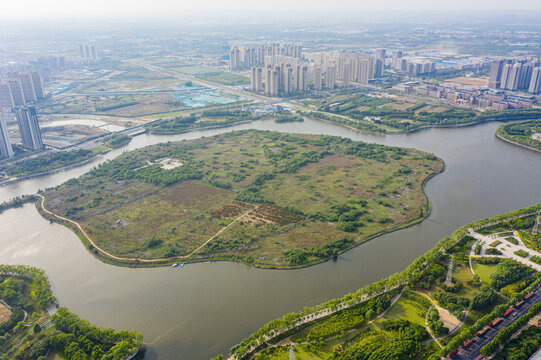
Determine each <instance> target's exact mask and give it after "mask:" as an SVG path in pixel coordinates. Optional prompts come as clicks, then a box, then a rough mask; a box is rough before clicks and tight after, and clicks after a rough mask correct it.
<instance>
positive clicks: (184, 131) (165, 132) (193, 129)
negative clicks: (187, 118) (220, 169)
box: [148, 120, 253, 135]
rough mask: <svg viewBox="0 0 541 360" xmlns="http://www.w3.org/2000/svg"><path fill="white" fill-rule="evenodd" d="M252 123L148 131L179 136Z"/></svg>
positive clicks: (238, 122)
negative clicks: (196, 131) (197, 131)
mask: <svg viewBox="0 0 541 360" xmlns="http://www.w3.org/2000/svg"><path fill="white" fill-rule="evenodd" d="M252 121H253V120H240V121H235V122H232V123H226V124H223V125H210V126H202V127H193V128H189V129H183V130H176V131H158V130H151V129H148V133H149V134H153V135H178V134H184V133H187V132H191V131H195V130H211V129H220V128H227V127H231V126H234V125H240V124H247V123H251V122H252Z"/></svg>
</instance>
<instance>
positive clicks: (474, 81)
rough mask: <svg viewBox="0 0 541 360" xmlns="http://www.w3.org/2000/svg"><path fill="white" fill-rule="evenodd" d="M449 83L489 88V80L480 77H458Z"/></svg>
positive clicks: (449, 80)
mask: <svg viewBox="0 0 541 360" xmlns="http://www.w3.org/2000/svg"><path fill="white" fill-rule="evenodd" d="M446 81H447V82H454V83H457V84H464V85H473V86H488V78H487V77H480V78H470V77H464V76H460V77H456V78H452V79H448V80H446Z"/></svg>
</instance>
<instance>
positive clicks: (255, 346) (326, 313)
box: [228, 204, 541, 360]
mask: <svg viewBox="0 0 541 360" xmlns="http://www.w3.org/2000/svg"><path fill="white" fill-rule="evenodd" d="M540 209H541V204H539V205H534V206H530V207H528V208H524V209H520V210H516V211H512V212H509V213H506V214H503V215H498V216H495V217H493V218H489V219H484V220H479V221H476V222H474V223H470V224H467V225H464V226H462V227H461V228H459V229H457V230H456V231H455V232H453V234H452V235H451V236H450V237H446V238H443V239H442V240H440V241H439V242H438V244H436V246H434V247H433V248H432V249H431V250H429V251H428V252H426V253H425V254H424V255H421V256H420V257H419V258H417V259H416V260H415V261H413V262H412V264H411V265H410V266H408V268H406V269H405V270H404V271H402V272H401V273H398V274H394V275H392V276H390V277H388V278H385V279H383V280H380V281H378V282H375V283H373V284H371V285H369V286H367V287H365V288H362V289H359V290H358V291H357V292H355V293H353V294H347V295H345V296H344V297H343V298H341V299H334V300H330V301H328V302H326V303H323V304H320V305H317V306H313V307H305V309H304V311H302V312H299V313H290V314H287V315H285V316H284V317H282V318H280V319H276V320H273V321H271V322H269V323H268V324H266V325H265V326H263V327H262V328H261V329H259V330H258V331H256V332H255V333H254V334H252V335H251V336H249V337H247V338H246V339H244V340H243V341H242V342H241V343H239V344H238V345H236V346H234V347H233V348H232V349H231V353H230V356H229V358H228V359H229V360H239V359H243V360H244V359H252V358H253V357H254V355H255V354H257V353H260V352H261V351H263V350H265V349H266V348H267V347H268V344H275V343H277V342H278V341H280V340H281V339H283V338H284V337H287V336H292V335H293V334H296V333H300V332H301V331H303V329H304V327H306V326H307V324H314V323H317V322H319V321H321V320H324V319H326V318H329V317H331V316H332V315H334V314H337V313H343V312H344V311H346V310H349V309H353V308H355V307H357V306H359V304H361V303H364V302H366V301H368V300H369V299H372V298H374V297H377V296H379V295H381V294H384V293H387V292H389V291H392V290H394V289H396V288H397V287H399V286H403V285H405V284H408V283H410V282H411V281H413V280H414V279H421V278H422V276H423V273H424V272H425V271H426V270H427V269H429V268H430V267H431V266H432V265H433V264H436V263H437V262H438V261H440V260H441V257H442V256H444V255H445V254H446V253H447V252H452V251H451V249H452V248H454V247H455V246H457V244H461V243H463V239H465V238H466V237H468V236H469V234H470V231H471V230H474V231H477V230H479V229H483V228H488V227H491V226H494V225H497V224H501V223H504V222H510V221H512V220H515V219H518V218H524V217H528V216H532V215H535V214H537V212H538V211H539V210H540ZM464 245H465V244H463V245H462V246H464ZM458 251H461V250H458ZM472 276H473V274H472ZM540 281H541V279H538V280H537V281H536V282H535V283H534V285H532V286H535V287H537V283H539V282H540ZM521 291H523V292H527V291H529V290H528V289H526V290H521ZM512 301H513V299H512ZM500 307H501V306H500ZM503 307H505V305H503ZM498 311H499V310H496V311H495V312H494V311H493V313H491V314H490V315H489V316H490V317H491V319H493V318H495V317H496V316H498V314H499V313H498ZM488 321H490V320H488ZM486 323H487V317H483V318H481V319H479V320H478V321H477V322H475V324H473V325H472V327H474V328H475V327H479V326H481V327H483V326H485V325H486ZM475 331H478V329H475V330H474V332H473V333H475ZM304 332H305V331H304ZM468 337H469V333H467V332H461V333H460V334H459V335H458V340H457V339H453V340H452V341H451V342H450V343H449V344H448V345H447V346H446V347H445V348H444V349H443V350H442V351H441V354H440V355H442V356H444V355H446V354H448V353H449V352H450V351H452V350H453V349H454V348H455V347H456V346H457V345H459V344H461V341H464V340H461V339H462V338H468ZM315 340H317V339H315ZM320 346H321V345H320Z"/></svg>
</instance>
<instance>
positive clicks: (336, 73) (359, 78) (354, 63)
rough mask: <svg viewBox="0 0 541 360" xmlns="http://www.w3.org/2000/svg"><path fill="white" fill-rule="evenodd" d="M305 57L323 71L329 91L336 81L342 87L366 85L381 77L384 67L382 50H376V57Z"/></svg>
mask: <svg viewBox="0 0 541 360" xmlns="http://www.w3.org/2000/svg"><path fill="white" fill-rule="evenodd" d="M305 57H306V58H307V59H308V60H311V61H312V62H313V63H314V65H315V66H322V68H324V69H325V75H326V79H327V80H326V84H327V87H328V88H331V89H332V88H334V87H335V85H336V80H339V81H341V83H342V85H343V86H349V85H351V84H352V83H358V84H361V85H367V84H368V83H369V81H370V80H373V79H375V78H377V77H381V76H382V75H383V68H384V66H385V50H383V49H381V50H378V51H377V53H376V55H370V54H362V53H361V54H344V53H336V52H317V53H307V54H305ZM329 80H330V81H329Z"/></svg>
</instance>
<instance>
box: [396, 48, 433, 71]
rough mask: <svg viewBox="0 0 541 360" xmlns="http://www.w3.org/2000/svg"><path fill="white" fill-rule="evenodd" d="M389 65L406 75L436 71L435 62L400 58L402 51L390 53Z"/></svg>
mask: <svg viewBox="0 0 541 360" xmlns="http://www.w3.org/2000/svg"><path fill="white" fill-rule="evenodd" d="M391 67H392V68H393V69H394V70H397V71H400V72H404V73H406V74H408V75H412V76H417V75H421V74H428V73H432V72H434V71H436V63H435V62H434V61H430V60H407V59H404V58H402V51H400V50H397V51H393V52H392V54H391Z"/></svg>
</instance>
